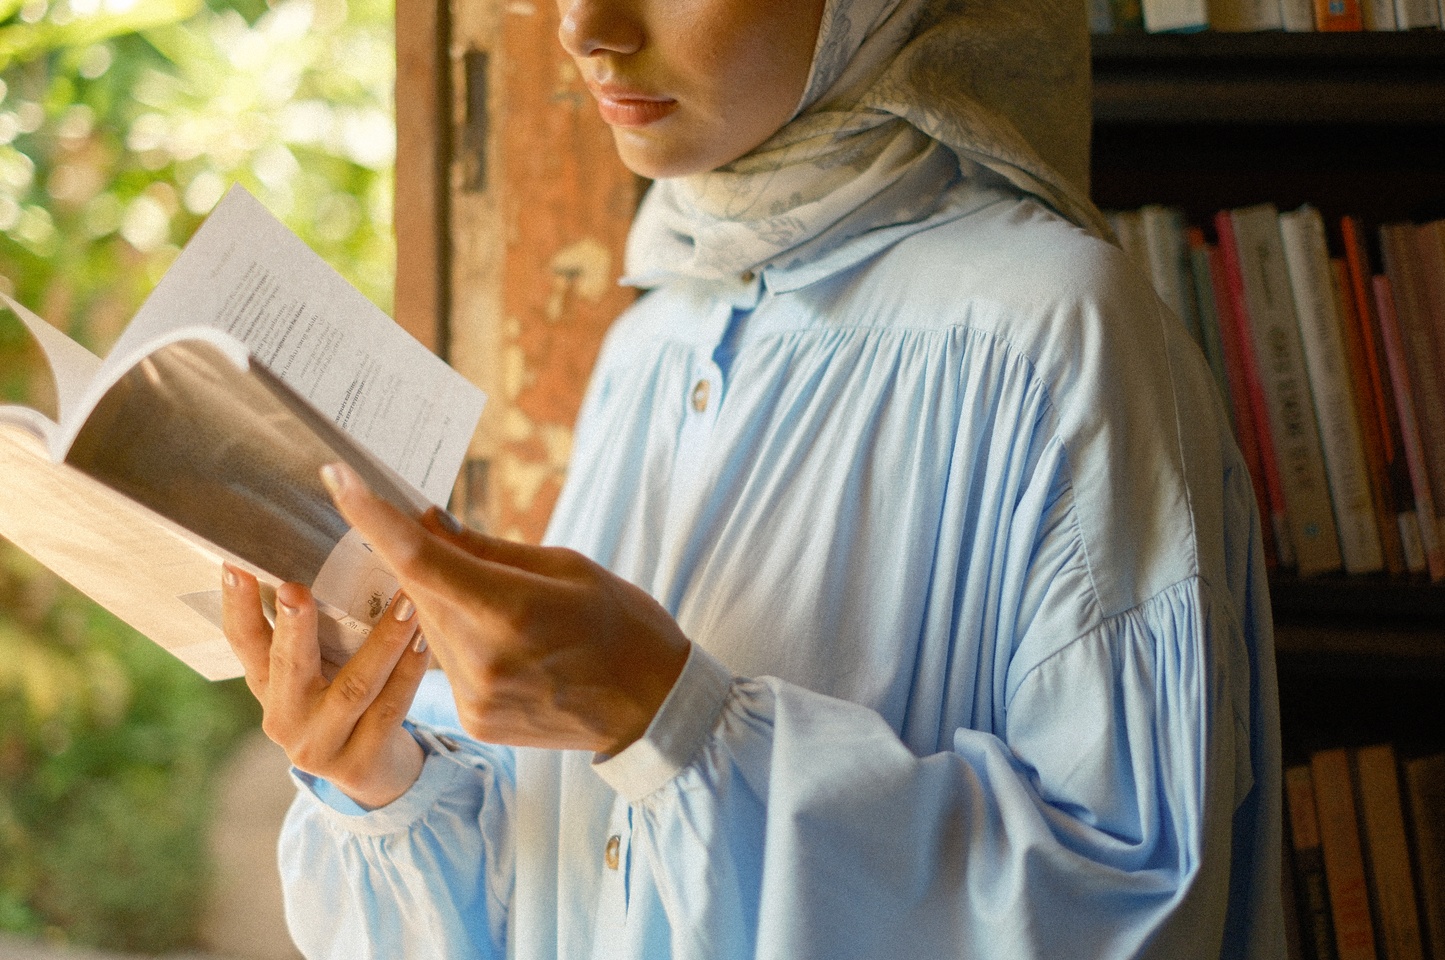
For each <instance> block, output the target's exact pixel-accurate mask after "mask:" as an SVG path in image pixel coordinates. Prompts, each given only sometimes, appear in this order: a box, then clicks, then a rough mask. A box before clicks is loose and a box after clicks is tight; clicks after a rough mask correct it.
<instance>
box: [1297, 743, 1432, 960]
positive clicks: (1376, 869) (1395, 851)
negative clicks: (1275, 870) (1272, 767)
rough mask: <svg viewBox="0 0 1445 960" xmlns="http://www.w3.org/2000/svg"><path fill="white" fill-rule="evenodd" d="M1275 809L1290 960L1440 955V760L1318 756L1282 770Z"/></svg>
mask: <svg viewBox="0 0 1445 960" xmlns="http://www.w3.org/2000/svg"><path fill="white" fill-rule="evenodd" d="M1402 773H1403V778H1402V776H1401V774H1402ZM1402 779H1403V783H1404V789H1403V790H1402V789H1401V782H1402ZM1285 809H1286V817H1287V821H1288V822H1287V826H1286V831H1285V833H1286V845H1285V846H1286V849H1285V872H1284V886H1285V907H1286V920H1287V924H1286V926H1287V929H1288V930H1289V933H1290V938H1289V939H1290V953H1291V956H1293V957H1300V958H1313V960H1335V958H1338V960H1424V958H1425V957H1435V958H1436V960H1439V958H1442V957H1445V754H1440V755H1436V756H1430V757H1423V758H1419V759H1415V760H1411V761H1409V762H1407V763H1405V764H1403V769H1402V766H1401V765H1400V764H1398V763H1397V761H1396V757H1395V751H1394V750H1393V748H1391V747H1390V746H1388V745H1381V746H1371V747H1362V748H1360V749H1357V750H1346V749H1334V750H1324V751H1321V752H1319V753H1316V754H1314V756H1313V757H1311V758H1310V761H1309V763H1306V764H1300V765H1297V766H1291V767H1289V768H1287V769H1286V771H1285ZM1291 907H1294V908H1295V909H1294V910H1291V909H1290V908H1291Z"/></svg>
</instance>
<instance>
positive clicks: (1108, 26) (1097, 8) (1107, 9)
mask: <svg viewBox="0 0 1445 960" xmlns="http://www.w3.org/2000/svg"><path fill="white" fill-rule="evenodd" d="M1089 32H1090V33H1113V32H1114V6H1113V4H1111V3H1110V2H1109V0H1089Z"/></svg>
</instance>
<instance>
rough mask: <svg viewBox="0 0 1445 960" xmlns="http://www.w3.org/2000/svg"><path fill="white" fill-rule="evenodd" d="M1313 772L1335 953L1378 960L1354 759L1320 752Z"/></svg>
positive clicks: (1353, 958)
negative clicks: (1353, 782)
mask: <svg viewBox="0 0 1445 960" xmlns="http://www.w3.org/2000/svg"><path fill="white" fill-rule="evenodd" d="M1310 774H1311V779H1312V780H1313V782H1314V788H1315V813H1316V815H1317V816H1318V817H1319V826H1320V847H1321V849H1323V850H1324V855H1325V882H1326V884H1327V885H1328V887H1329V892H1330V916H1331V917H1332V918H1333V919H1334V922H1335V949H1336V950H1337V951H1338V952H1339V956H1340V960H1375V957H1376V954H1375V927H1374V924H1373V923H1372V922H1371V920H1370V892H1369V887H1368V886H1367V884H1366V881H1365V858H1364V853H1363V851H1362V850H1361V848H1360V828H1359V821H1358V819H1357V818H1356V814H1355V798H1354V789H1353V787H1352V786H1351V782H1350V760H1349V756H1348V755H1347V754H1346V753H1345V751H1344V750H1342V749H1335V750H1321V751H1320V752H1319V753H1316V754H1315V755H1314V756H1313V757H1311V758H1310Z"/></svg>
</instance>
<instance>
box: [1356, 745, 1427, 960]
mask: <svg viewBox="0 0 1445 960" xmlns="http://www.w3.org/2000/svg"><path fill="white" fill-rule="evenodd" d="M1352 759H1353V760H1354V769H1355V774H1356V780H1355V782H1356V783H1357V784H1358V786H1359V800H1360V824H1361V833H1363V834H1364V839H1365V863H1366V865H1367V867H1368V868H1369V875H1370V892H1371V895H1372V899H1371V903H1372V904H1373V906H1374V917H1375V920H1376V921H1377V922H1378V923H1379V926H1380V939H1381V941H1382V942H1383V944H1384V947H1385V950H1384V953H1385V956H1386V957H1387V958H1388V960H1425V943H1424V941H1423V940H1422V939H1421V937H1420V913H1419V910H1417V909H1416V907H1415V881H1414V879H1413V878H1412V877H1411V876H1410V847H1409V842H1408V841H1407V840H1406V838H1405V809H1404V806H1403V805H1402V804H1401V802H1400V774H1399V767H1398V766H1397V765H1396V763H1395V751H1394V748H1392V747H1390V746H1389V745H1388V744H1382V745H1380V746H1373V747H1362V748H1361V749H1359V750H1357V751H1356V752H1355V754H1354V756H1353V758H1352Z"/></svg>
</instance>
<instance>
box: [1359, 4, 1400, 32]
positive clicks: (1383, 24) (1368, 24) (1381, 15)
mask: <svg viewBox="0 0 1445 960" xmlns="http://www.w3.org/2000/svg"><path fill="white" fill-rule="evenodd" d="M1360 21H1361V23H1362V24H1363V25H1364V28H1365V29H1366V30H1374V31H1394V30H1396V29H1397V27H1396V26H1395V0H1363V2H1362V3H1361V4H1360Z"/></svg>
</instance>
